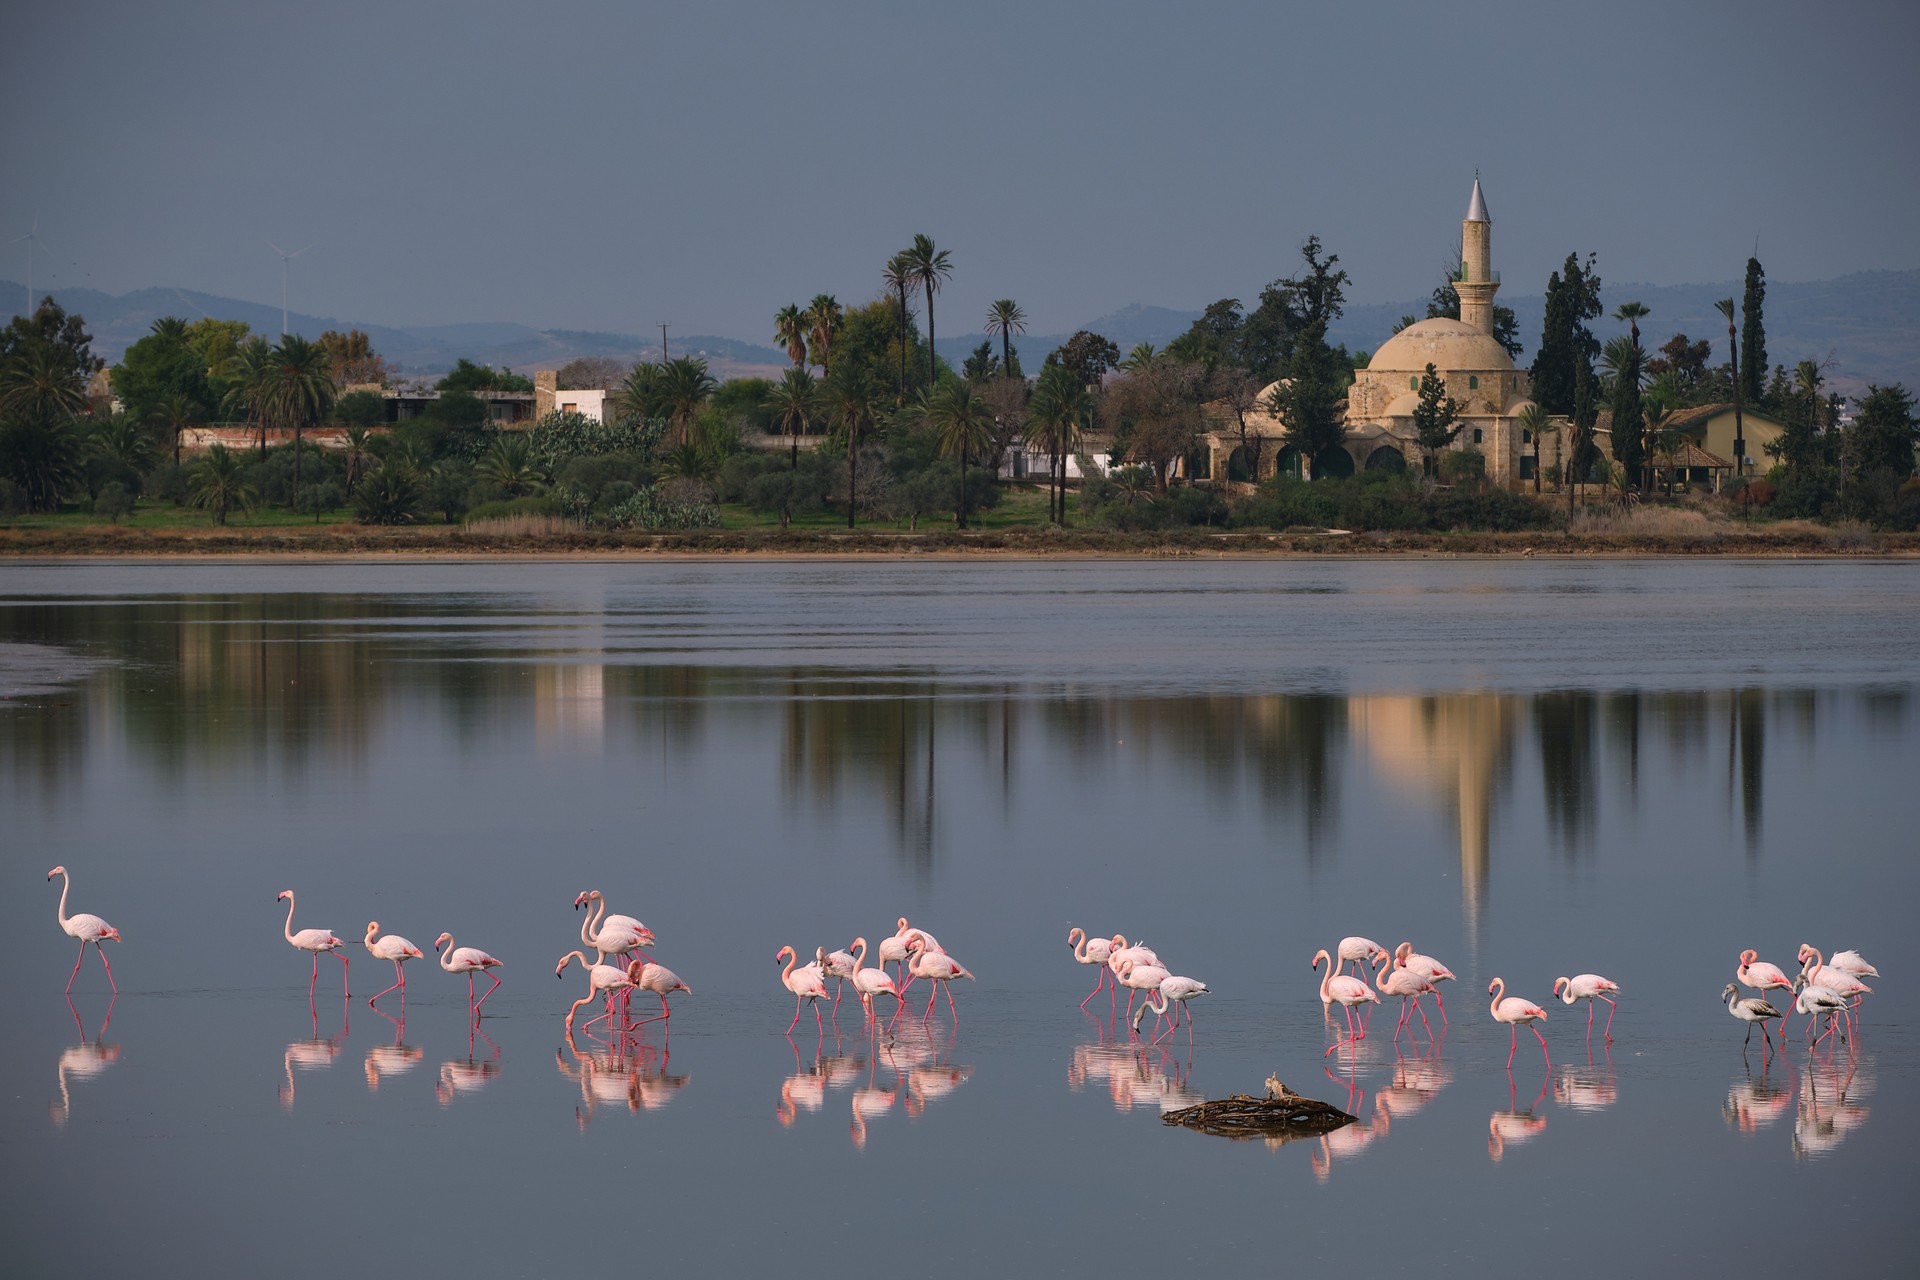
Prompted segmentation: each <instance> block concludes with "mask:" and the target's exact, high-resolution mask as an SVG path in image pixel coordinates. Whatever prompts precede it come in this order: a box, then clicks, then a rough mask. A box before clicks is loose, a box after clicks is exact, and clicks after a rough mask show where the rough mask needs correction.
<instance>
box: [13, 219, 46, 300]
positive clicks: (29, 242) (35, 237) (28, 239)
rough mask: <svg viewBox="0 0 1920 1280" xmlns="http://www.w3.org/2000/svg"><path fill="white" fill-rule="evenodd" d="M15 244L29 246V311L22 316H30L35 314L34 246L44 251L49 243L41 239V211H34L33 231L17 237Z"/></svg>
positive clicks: (14, 239) (14, 240)
mask: <svg viewBox="0 0 1920 1280" xmlns="http://www.w3.org/2000/svg"><path fill="white" fill-rule="evenodd" d="M13 242H14V243H15V244H20V243H22V242H25V244H26V246H27V309H26V311H25V312H23V313H22V314H25V315H29V316H30V315H32V314H33V246H35V245H36V244H37V245H39V246H40V247H41V248H42V249H44V248H46V247H47V242H46V241H45V240H42V239H41V238H40V210H38V209H35V210H34V211H33V230H31V231H29V232H27V234H25V235H23V236H15V237H14V238H13Z"/></svg>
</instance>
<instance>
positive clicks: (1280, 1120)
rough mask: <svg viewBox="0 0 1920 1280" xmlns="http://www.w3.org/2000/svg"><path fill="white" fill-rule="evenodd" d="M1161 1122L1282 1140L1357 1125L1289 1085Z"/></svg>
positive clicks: (1228, 1135)
mask: <svg viewBox="0 0 1920 1280" xmlns="http://www.w3.org/2000/svg"><path fill="white" fill-rule="evenodd" d="M1269 1087H1270V1088H1271V1086H1269ZM1160 1119H1161V1121H1162V1122H1163V1123H1165V1124H1177V1125H1184V1126H1185V1127H1186V1128H1189V1129H1198V1130H1199V1131H1200V1132H1202V1133H1211V1134H1216V1135H1218V1136H1220V1137H1223V1138H1269V1139H1271V1138H1279V1139H1281V1140H1282V1141H1284V1140H1286V1139H1288V1138H1317V1137H1319V1136H1320V1135H1322V1134H1327V1133H1332V1132H1333V1131H1334V1130H1335V1129H1338V1128H1341V1127H1342V1126H1345V1125H1350V1124H1352V1123H1353V1122H1354V1117H1352V1116H1350V1115H1348V1114H1347V1113H1346V1112H1344V1111H1342V1110H1341V1109H1340V1108H1338V1107H1335V1106H1330V1105H1328V1104H1327V1103H1324V1102H1319V1101H1316V1100H1315V1099H1313V1098H1303V1097H1301V1096H1300V1095H1299V1094H1297V1093H1294V1092H1293V1091H1291V1090H1289V1089H1287V1087H1286V1086H1285V1085H1282V1086H1281V1087H1280V1091H1279V1092H1269V1093H1268V1094H1267V1096H1266V1097H1264V1098H1256V1097H1253V1096H1252V1095H1250V1094H1245V1093H1236V1094H1234V1095H1233V1096H1232V1097H1231V1098H1219V1099H1215V1100H1214V1101H1212V1102H1202V1103H1200V1104H1199V1105H1198V1106H1193V1107H1183V1108H1182V1109H1180V1110H1179V1111H1169V1112H1167V1114H1165V1115H1163V1116H1161V1117H1160Z"/></svg>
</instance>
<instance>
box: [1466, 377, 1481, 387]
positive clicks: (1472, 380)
mask: <svg viewBox="0 0 1920 1280" xmlns="http://www.w3.org/2000/svg"><path fill="white" fill-rule="evenodd" d="M1479 389H1480V375H1479V374H1477V373H1470V374H1468V375H1467V390H1469V391H1478V390H1479Z"/></svg>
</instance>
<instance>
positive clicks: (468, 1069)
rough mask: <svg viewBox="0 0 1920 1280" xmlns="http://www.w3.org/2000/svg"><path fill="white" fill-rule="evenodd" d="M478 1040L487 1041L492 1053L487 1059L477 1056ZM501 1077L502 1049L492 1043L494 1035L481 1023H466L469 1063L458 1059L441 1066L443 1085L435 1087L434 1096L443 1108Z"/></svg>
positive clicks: (441, 1083)
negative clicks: (481, 1025)
mask: <svg viewBox="0 0 1920 1280" xmlns="http://www.w3.org/2000/svg"><path fill="white" fill-rule="evenodd" d="M476 1037H477V1038H478V1039H481V1040H485V1041H486V1042H487V1048H488V1050H489V1051H490V1052H489V1053H488V1054H487V1056H486V1057H484V1058H482V1057H479V1056H477V1055H476V1053H475V1050H474V1046H473V1042H474V1040H475V1038H476ZM499 1074H500V1046H499V1045H497V1044H495V1043H494V1042H493V1037H492V1036H490V1035H488V1034H487V1033H486V1032H484V1031H482V1030H480V1024H479V1023H478V1022H470V1023H468V1024H467V1056H466V1060H465V1061H461V1060H460V1059H458V1058H455V1059H451V1060H449V1061H447V1062H443V1063H441V1064H440V1083H439V1084H437V1085H435V1086H434V1087H433V1096H434V1097H436V1098H438V1099H439V1100H440V1105H441V1106H443V1107H444V1106H447V1105H448V1104H450V1103H451V1102H452V1101H453V1100H454V1099H455V1098H457V1097H462V1096H464V1095H468V1094H475V1093H478V1092H480V1090H482V1089H484V1088H486V1087H487V1085H488V1083H489V1082H490V1081H492V1079H493V1078H494V1077H495V1076H497V1075H499Z"/></svg>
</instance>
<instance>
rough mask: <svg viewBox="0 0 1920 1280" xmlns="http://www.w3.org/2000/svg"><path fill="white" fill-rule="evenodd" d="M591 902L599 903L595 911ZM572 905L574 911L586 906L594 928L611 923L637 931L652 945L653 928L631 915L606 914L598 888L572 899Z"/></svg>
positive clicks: (603, 899)
mask: <svg viewBox="0 0 1920 1280" xmlns="http://www.w3.org/2000/svg"><path fill="white" fill-rule="evenodd" d="M592 903H598V904H599V910H598V911H597V912H596V911H594V910H593V909H592V907H591V905H590V904H592ZM573 906H574V909H575V910H576V911H577V910H579V909H580V908H581V907H583V906H584V907H588V911H587V915H588V916H589V917H590V918H591V919H592V920H593V922H594V927H595V928H596V929H603V928H605V927H607V926H608V925H612V926H613V927H614V928H616V929H624V930H626V931H627V932H629V933H637V934H639V935H640V936H641V937H643V938H645V939H646V940H647V945H648V946H652V945H653V930H651V929H649V928H647V926H645V925H644V924H641V923H640V922H639V921H638V920H635V919H634V918H633V917H632V916H622V915H608V914H607V900H606V899H605V898H604V897H602V896H601V894H600V891H599V890H598V889H589V890H587V891H586V892H585V893H583V894H581V895H580V896H579V897H577V898H575V899H574V900H573ZM588 945H589V946H591V945H592V944H591V943H589V944H588Z"/></svg>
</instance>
